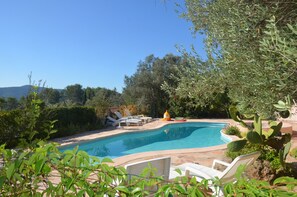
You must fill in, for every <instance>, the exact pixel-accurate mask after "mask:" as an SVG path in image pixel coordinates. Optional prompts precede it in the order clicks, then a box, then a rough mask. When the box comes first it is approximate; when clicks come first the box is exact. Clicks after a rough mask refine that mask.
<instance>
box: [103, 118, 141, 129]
mask: <svg viewBox="0 0 297 197" xmlns="http://www.w3.org/2000/svg"><path fill="white" fill-rule="evenodd" d="M106 119H107V120H108V122H110V123H111V124H112V126H116V125H119V127H121V125H122V124H125V125H127V126H129V125H138V126H140V125H142V121H141V120H139V119H135V118H121V119H118V120H116V119H114V118H112V117H110V116H107V117H106Z"/></svg>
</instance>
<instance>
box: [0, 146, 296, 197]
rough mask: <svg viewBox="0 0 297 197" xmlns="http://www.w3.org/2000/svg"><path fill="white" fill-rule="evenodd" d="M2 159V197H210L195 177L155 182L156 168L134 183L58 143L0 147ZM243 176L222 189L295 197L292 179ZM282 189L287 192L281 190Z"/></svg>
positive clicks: (123, 173) (114, 169)
mask: <svg viewBox="0 0 297 197" xmlns="http://www.w3.org/2000/svg"><path fill="white" fill-rule="evenodd" d="M0 154H1V155H2V160H1V162H2V167H1V168H0V195H1V196H86V195H87V196H102V195H104V194H105V195H107V196H116V195H118V196H149V195H154V196H176V195H178V196H211V191H210V190H209V189H208V182H209V180H202V181H201V182H197V180H196V178H195V177H182V176H181V177H177V178H175V180H170V181H164V179H163V178H162V177H156V176H155V173H156V170H157V169H155V168H152V167H151V166H148V168H146V169H144V170H143V172H142V173H141V175H140V176H137V177H136V176H133V178H132V179H129V176H128V174H127V172H126V170H125V169H124V168H123V167H112V166H110V165H109V164H108V163H109V162H111V160H109V159H103V160H100V159H98V158H97V157H93V156H89V155H88V154H87V153H86V152H84V151H79V150H78V149H77V148H75V149H73V150H67V151H65V152H64V153H61V152H60V151H59V150H58V148H57V146H56V144H53V143H50V144H45V143H43V142H39V143H38V145H37V146H36V147H35V148H33V149H31V150H29V149H27V150H22V151H20V152H17V151H13V150H11V149H4V146H0ZM242 170H243V169H242V168H241V169H239V171H238V173H237V178H238V181H237V182H235V183H232V184H227V185H226V186H224V187H223V191H224V194H225V195H226V196H227V195H233V196H238V195H243V194H245V195H252V194H253V195H256V196H259V195H260V194H261V195H260V196H283V195H291V194H292V189H293V188H294V187H296V186H297V182H296V179H293V178H289V177H281V178H279V179H276V180H275V181H274V183H273V184H274V185H269V183H267V182H265V181H257V180H247V179H245V178H244V177H242ZM215 182H217V181H215ZM218 184H219V183H218ZM219 185H220V184H219ZM283 185H285V186H286V188H284V189H283V188H278V186H283ZM156 186H157V187H156ZM150 188H151V189H154V188H156V190H155V191H153V190H151V191H150V190H149V189H150ZM272 188H273V189H272Z"/></svg>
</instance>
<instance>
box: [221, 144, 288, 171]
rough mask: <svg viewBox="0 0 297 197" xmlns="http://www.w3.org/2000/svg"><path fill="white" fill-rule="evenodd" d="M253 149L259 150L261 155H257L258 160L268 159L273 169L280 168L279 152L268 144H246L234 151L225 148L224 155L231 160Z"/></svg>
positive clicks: (253, 150)
mask: <svg viewBox="0 0 297 197" xmlns="http://www.w3.org/2000/svg"><path fill="white" fill-rule="evenodd" d="M255 151H260V152H261V156H260V157H259V160H266V161H269V163H270V165H271V167H272V168H273V169H274V170H276V171H277V170H280V169H281V168H282V165H281V161H280V156H279V154H278V153H277V152H276V151H275V150H274V149H272V148H270V147H269V146H265V147H263V146H261V145H260V144H247V145H246V146H245V147H244V148H243V149H241V150H240V151H236V152H235V151H230V150H228V149H227V151H226V156H227V157H230V158H231V159H232V160H233V159H235V158H236V157H238V156H240V155H245V154H249V153H252V152H255Z"/></svg>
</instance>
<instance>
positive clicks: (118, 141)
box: [60, 122, 229, 158]
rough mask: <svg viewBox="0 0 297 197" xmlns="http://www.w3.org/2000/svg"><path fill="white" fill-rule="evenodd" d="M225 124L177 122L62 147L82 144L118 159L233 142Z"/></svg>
mask: <svg viewBox="0 0 297 197" xmlns="http://www.w3.org/2000/svg"><path fill="white" fill-rule="evenodd" d="M224 126H225V124H223V123H203V122H199V123H176V124H169V125H166V126H164V127H162V128H159V129H155V130H149V131H143V132H139V131H138V132H133V133H124V134H119V135H115V136H111V137H106V138H100V139H96V140H92V141H88V142H85V143H81V144H76V145H69V146H64V147H61V148H60V150H61V151H65V150H67V149H73V148H74V147H75V146H77V145H78V146H79V150H84V151H86V152H87V153H88V154H90V155H93V156H98V157H110V158H116V157H121V156H124V155H129V154H134V153H139V152H147V151H157V150H172V149H186V148H201V147H209V146H216V145H221V144H225V143H227V142H229V140H228V139H226V138H224V137H222V136H221V133H220V130H221V129H222V128H223V127H224Z"/></svg>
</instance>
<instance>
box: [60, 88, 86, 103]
mask: <svg viewBox="0 0 297 197" xmlns="http://www.w3.org/2000/svg"><path fill="white" fill-rule="evenodd" d="M64 94H65V97H66V98H65V100H66V101H68V102H70V103H73V104H76V105H83V104H84V102H85V100H84V90H83V89H82V86H81V85H80V84H75V85H69V86H67V87H66V88H65V91H64Z"/></svg>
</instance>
